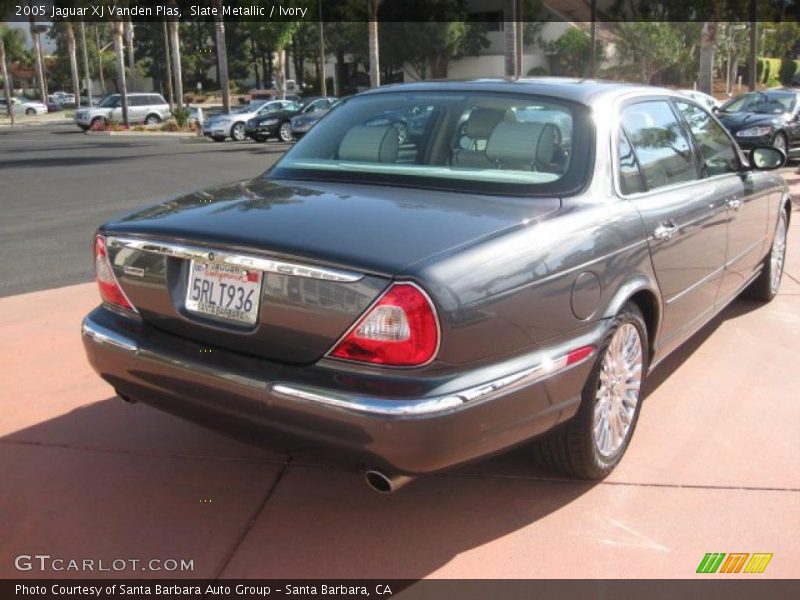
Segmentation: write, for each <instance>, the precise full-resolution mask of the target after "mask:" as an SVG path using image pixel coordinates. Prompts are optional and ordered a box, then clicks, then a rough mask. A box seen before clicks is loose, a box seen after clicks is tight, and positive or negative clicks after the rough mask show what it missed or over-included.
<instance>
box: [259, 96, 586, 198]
mask: <svg viewBox="0 0 800 600" xmlns="http://www.w3.org/2000/svg"><path fill="white" fill-rule="evenodd" d="M592 135H593V131H592V128H591V125H590V119H589V115H588V110H587V109H586V108H585V107H583V106H580V105H577V104H573V103H570V102H567V101H564V100H560V99H557V98H550V97H533V96H527V97H526V96H519V95H511V94H488V93H487V94H484V93H458V92H428V93H419V94H404V93H381V94H368V95H364V96H356V97H354V98H351V99H349V100H347V101H345V102H343V103H342V105H341V106H339V107H338V108H337V109H336V110H335V111H333V112H331V114H330V115H329V116H328V117H326V118H325V119H324V120H322V121H320V123H319V124H318V125H317V126H316V127H314V128H313V129H312V130H311V131H310V132H309V134H308V135H307V136H305V137H304V138H303V139H302V140H300V142H298V143H297V144H296V145H295V146H294V147H293V148H292V149H291V150H290V151H289V152H288V153H287V154H286V156H284V158H283V159H282V160H281V161H280V162H279V163H278V164H277V165H276V166H275V167H274V168H273V169H272V171H270V175H271V176H273V177H276V178H312V179H330V180H347V181H357V182H362V181H363V182H365V183H388V184H392V183H394V184H399V185H406V186H413V185H419V186H423V187H425V186H435V187H438V188H448V189H456V190H468V191H471V192H481V193H495V192H496V193H512V194H513V193H520V194H549V195H552V194H566V193H571V192H573V191H576V190H577V189H579V188H581V187H582V186H583V184H584V182H585V181H586V179H587V177H588V171H589V165H590V162H591V161H590V158H591V146H592V144H591V138H592Z"/></svg>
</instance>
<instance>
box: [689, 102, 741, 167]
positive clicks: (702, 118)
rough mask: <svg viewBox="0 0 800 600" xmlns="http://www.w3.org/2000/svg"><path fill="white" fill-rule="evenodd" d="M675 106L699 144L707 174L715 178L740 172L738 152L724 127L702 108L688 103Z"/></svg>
mask: <svg viewBox="0 0 800 600" xmlns="http://www.w3.org/2000/svg"><path fill="white" fill-rule="evenodd" d="M675 104H676V105H677V106H678V111H679V112H680V113H681V115H682V116H683V118H684V120H685V121H686V124H687V125H688V126H689V129H690V130H691V132H692V135H693V136H694V139H695V141H696V142H697V147H698V148H699V149H700V154H702V156H703V167H704V168H705V172H706V174H707V175H708V176H713V175H722V174H723V173H735V172H736V171H738V170H739V159H738V157H737V156H736V150H735V149H734V148H733V143H732V142H731V140H730V138H729V137H728V136H727V134H726V133H725V131H723V129H722V127H720V126H719V125H718V124H717V123H716V121H714V119H712V118H711V116H710V115H709V114H708V113H707V112H706V111H704V110H703V109H702V108H699V107H697V106H695V105H693V104H689V103H687V102H676V103H675Z"/></svg>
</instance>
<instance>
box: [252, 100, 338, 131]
mask: <svg viewBox="0 0 800 600" xmlns="http://www.w3.org/2000/svg"><path fill="white" fill-rule="evenodd" d="M335 101H336V98H308V99H306V101H305V103H304V104H297V103H293V104H291V105H289V106H287V107H285V108H283V109H282V110H277V111H274V112H270V113H268V114H265V115H259V116H257V117H254V118H252V119H250V120H249V121H247V125H246V127H245V133H246V134H247V137H249V138H251V139H252V140H254V141H256V142H265V141H267V140H268V139H269V138H275V139H278V140H280V141H282V142H291V141H292V140H293V139H294V138H293V137H292V128H291V120H292V118H293V117H296V116H299V115H306V114H312V113H313V112H315V111H317V110H325V109H329V108H330V107H331V105H332V104H333V103H334V102H335Z"/></svg>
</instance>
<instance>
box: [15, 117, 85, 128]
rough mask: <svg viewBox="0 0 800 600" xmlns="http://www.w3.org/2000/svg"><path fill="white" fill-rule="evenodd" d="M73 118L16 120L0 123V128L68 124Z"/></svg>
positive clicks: (72, 121)
mask: <svg viewBox="0 0 800 600" xmlns="http://www.w3.org/2000/svg"><path fill="white" fill-rule="evenodd" d="M74 122H75V121H74V120H73V119H51V120H48V121H17V122H16V123H14V124H13V125H12V124H11V123H0V129H12V128H16V127H47V126H48V125H69V124H70V123H74Z"/></svg>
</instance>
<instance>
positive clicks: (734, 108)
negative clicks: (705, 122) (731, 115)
mask: <svg viewBox="0 0 800 600" xmlns="http://www.w3.org/2000/svg"><path fill="white" fill-rule="evenodd" d="M796 103H797V95H796V94H786V93H783V94H780V93H778V94H775V93H768V92H767V93H765V92H752V93H750V94H745V95H743V96H739V97H738V98H734V99H733V100H730V101H728V102H726V103H725V104H724V105H723V106H722V111H723V112H754V113H761V114H779V113H784V112H791V111H792V110H793V109H794V106H795V104H796Z"/></svg>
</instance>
